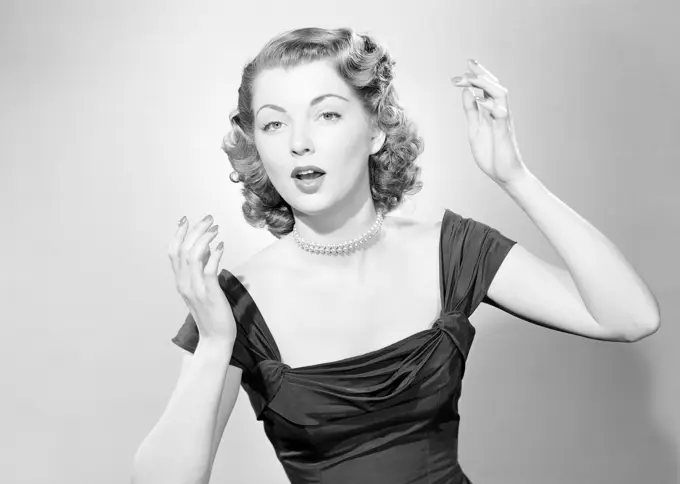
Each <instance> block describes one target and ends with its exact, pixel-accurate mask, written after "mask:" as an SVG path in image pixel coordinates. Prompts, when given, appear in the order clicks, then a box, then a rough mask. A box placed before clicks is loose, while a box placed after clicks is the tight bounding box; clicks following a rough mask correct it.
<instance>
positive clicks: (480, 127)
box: [451, 59, 528, 184]
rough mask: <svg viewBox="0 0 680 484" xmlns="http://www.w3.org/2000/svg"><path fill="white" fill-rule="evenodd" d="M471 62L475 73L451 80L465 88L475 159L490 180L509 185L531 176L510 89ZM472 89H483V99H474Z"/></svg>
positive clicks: (465, 107) (469, 135) (466, 110)
mask: <svg viewBox="0 0 680 484" xmlns="http://www.w3.org/2000/svg"><path fill="white" fill-rule="evenodd" d="M468 63H469V66H470V70H471V71H472V72H470V73H468V72H466V73H465V74H463V76H462V77H454V78H453V79H451V81H452V82H453V84H454V85H456V86H459V87H464V89H463V108H464V110H465V115H466V118H467V125H468V139H469V141H470V147H471V148H472V156H473V158H474V160H475V162H476V163H477V166H479V168H480V169H481V170H482V171H483V172H484V173H485V174H486V175H487V176H489V178H491V179H492V180H493V181H495V182H496V183H498V184H508V183H510V182H513V181H515V180H516V179H518V178H520V177H522V176H524V175H525V174H526V173H528V170H527V168H526V166H525V165H524V162H523V161H522V156H521V154H520V152H519V147H518V146H517V140H516V139H515V133H514V127H513V124H512V118H511V116H510V107H509V104H508V90H507V89H506V88H505V87H503V86H502V85H501V84H500V83H499V82H498V78H497V77H496V76H494V75H493V74H492V73H491V72H490V71H489V70H488V69H486V68H484V67H482V66H481V64H479V63H478V62H477V61H475V60H474V59H469V60H468ZM472 87H474V88H479V89H481V90H482V91H483V93H484V95H483V96H484V97H478V96H475V93H474V91H473V90H472Z"/></svg>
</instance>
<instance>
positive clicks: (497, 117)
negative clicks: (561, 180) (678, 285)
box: [454, 60, 660, 341]
mask: <svg viewBox="0 0 680 484" xmlns="http://www.w3.org/2000/svg"><path fill="white" fill-rule="evenodd" d="M470 70H471V71H472V74H465V76H464V77H463V78H462V79H461V78H458V79H461V80H459V81H456V79H454V84H455V85H457V86H466V88H465V89H464V90H463V106H464V108H465V113H466V117H467V121H468V137H469V140H470V145H471V148H472V153H473V157H474V159H475V162H476V163H477V165H478V166H479V167H480V169H481V170H482V171H483V172H484V173H485V174H486V175H488V176H489V177H490V178H491V179H492V180H493V181H494V182H496V183H497V184H498V185H499V186H500V187H501V188H503V190H504V191H505V192H506V193H507V194H508V195H509V196H510V197H511V198H512V199H513V200H514V201H515V202H516V203H517V204H518V205H519V206H520V207H521V208H522V210H524V212H525V213H526V214H527V215H528V216H529V218H530V219H531V220H532V221H533V222H534V224H536V226H537V227H538V229H539V230H540V231H541V232H542V233H543V235H544V236H545V237H546V238H547V239H548V241H549V242H550V244H551V245H552V246H553V247H554V248H555V251H556V252H557V253H558V254H559V255H560V257H561V258H562V260H563V261H564V262H565V264H566V266H567V268H568V271H566V270H564V269H561V268H558V267H556V266H553V265H551V264H548V263H547V262H545V261H543V260H541V259H539V258H537V257H536V256H534V255H533V254H531V253H530V252H528V251H527V250H526V249H524V248H523V247H521V246H519V244H516V245H515V246H514V247H513V248H512V249H511V250H510V252H509V253H508V255H507V256H506V258H505V260H504V261H503V263H502V265H501V267H500V268H499V270H498V272H497V273H496V276H495V277H494V279H493V281H492V283H491V286H490V287H489V289H488V296H489V298H490V299H491V300H492V301H494V302H495V303H497V304H499V305H500V306H501V308H504V309H507V310H508V311H509V312H513V313H515V314H518V315H519V316H521V317H525V319H528V320H533V321H535V322H538V323H539V324H544V325H546V326H549V327H553V328H554V329H558V330H563V331H566V332H570V333H574V334H580V335H583V336H586V337H592V338H596V339H604V340H611V341H638V340H640V339H642V338H644V337H646V336H649V335H650V334H653V333H654V332H655V331H657V330H658V328H659V324H660V308H659V303H658V301H657V299H656V298H655V297H654V294H652V292H651V290H650V289H649V287H648V286H647V284H645V282H644V281H643V280H642V278H641V277H640V275H639V274H637V272H636V271H635V270H634V269H633V267H632V266H631V265H630V264H629V263H628V261H626V259H625V258H624V257H623V255H622V254H621V252H620V251H619V250H618V249H617V248H616V246H615V245H614V244H613V243H612V242H611V241H610V240H608V239H607V238H606V237H605V236H604V235H603V234H602V233H600V232H599V231H598V230H597V229H596V228H595V227H593V226H592V225H591V224H589V223H588V222H587V221H586V220H585V219H583V218H582V217H581V216H579V214H577V213H576V212H575V211H573V210H572V209H571V208H570V207H569V206H567V205H566V204H565V203H563V202H562V201H561V200H560V199H559V198H557V197H556V196H555V195H553V194H552V193H551V192H550V191H548V189H547V188H546V187H545V186H544V185H543V184H542V183H541V182H540V181H539V180H538V179H537V178H536V177H535V176H534V175H533V174H532V173H531V172H530V171H529V170H528V169H527V167H526V166H525V165H524V162H523V161H522V158H521V155H520V152H519V149H518V147H517V142H516V139H515V136H514V129H513V125H512V120H511V117H510V109H509V106H508V95H507V89H505V88H504V87H503V86H501V85H500V84H499V83H498V79H497V78H496V77H495V76H493V74H491V73H490V72H489V71H488V70H487V69H485V68H484V67H482V66H481V65H479V64H478V63H476V62H475V61H474V60H470ZM470 87H476V88H479V89H482V90H483V92H484V98H483V99H482V98H478V97H476V96H475V95H474V92H473V91H472V89H470ZM477 103H479V106H481V109H480V107H478V105H477ZM577 298H578V299H579V301H578V304H576V303H575V301H576V299H577ZM565 310H566V314H565ZM569 311H571V313H569ZM586 314H587V316H585V315H586Z"/></svg>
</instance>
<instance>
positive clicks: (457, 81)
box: [451, 77, 463, 84]
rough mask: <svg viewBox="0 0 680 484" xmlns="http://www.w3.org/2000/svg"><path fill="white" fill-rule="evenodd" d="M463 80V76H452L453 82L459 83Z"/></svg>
mask: <svg viewBox="0 0 680 484" xmlns="http://www.w3.org/2000/svg"><path fill="white" fill-rule="evenodd" d="M462 80H463V78H462V77H452V78H451V82H453V83H454V84H458V83H459V82H460V81H462Z"/></svg>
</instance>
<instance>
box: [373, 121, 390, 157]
mask: <svg viewBox="0 0 680 484" xmlns="http://www.w3.org/2000/svg"><path fill="white" fill-rule="evenodd" d="M386 138H387V134H386V133H385V132H384V131H383V130H382V129H380V128H379V127H378V125H377V123H374V128H373V135H372V136H371V154H372V155H375V154H376V153H377V152H378V151H380V148H382V147H383V145H384V144H385V139H386Z"/></svg>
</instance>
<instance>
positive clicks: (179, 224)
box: [177, 216, 187, 227]
mask: <svg viewBox="0 0 680 484" xmlns="http://www.w3.org/2000/svg"><path fill="white" fill-rule="evenodd" d="M186 221H187V218H186V216H185V217H182V218H181V219H179V223H178V224H177V225H178V226H179V227H181V226H182V225H184V222H186Z"/></svg>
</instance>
